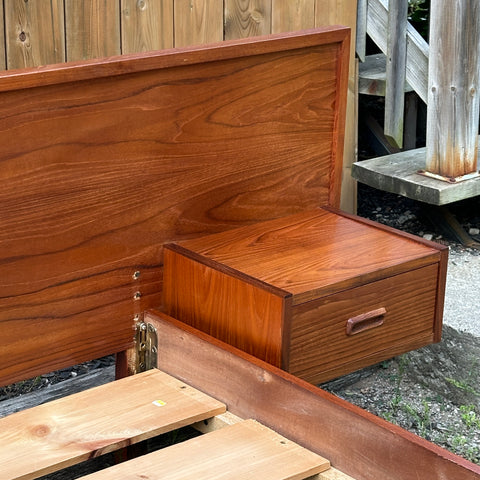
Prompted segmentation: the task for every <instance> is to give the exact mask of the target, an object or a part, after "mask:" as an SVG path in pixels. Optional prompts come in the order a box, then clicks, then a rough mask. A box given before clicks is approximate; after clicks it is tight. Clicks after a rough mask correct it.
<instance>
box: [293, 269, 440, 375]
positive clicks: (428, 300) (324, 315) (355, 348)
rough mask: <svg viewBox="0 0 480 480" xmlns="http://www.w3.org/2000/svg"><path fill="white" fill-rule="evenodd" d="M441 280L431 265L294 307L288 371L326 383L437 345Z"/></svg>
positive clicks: (436, 270)
mask: <svg viewBox="0 0 480 480" xmlns="http://www.w3.org/2000/svg"><path fill="white" fill-rule="evenodd" d="M437 278H438V265H437V264H434V265H429V266H427V267H423V268H420V269H417V270H413V271H410V272H407V273H404V274H402V275H398V276H395V277H389V278H386V279H384V280H379V281H377V282H373V283H369V284H367V285H363V286H361V287H357V288H354V289H350V290H347V291H344V292H339V293H337V294H334V295H330V296H327V297H324V298H322V299H319V300H314V301H311V302H307V303H305V304H302V305H298V306H296V307H294V309H293V314H292V326H291V335H290V337H291V340H290V347H289V352H290V358H289V364H288V370H289V371H290V372H291V373H293V374H294V375H297V376H299V377H301V378H304V379H306V380H308V381H310V382H312V383H320V382H323V381H324V380H327V379H330V378H333V377H336V376H339V375H342V374H345V373H348V372H351V371H352V370H356V369H358V368H362V367H364V366H367V365H371V364H372V363H376V362H379V361H381V360H384V359H386V358H390V357H392V355H396V354H397V353H402V352H404V351H405V349H406V348H408V349H411V348H418V347H420V346H423V345H425V344H428V343H431V342H432V341H433V336H434V322H433V319H434V318H435V299H436V290H437ZM407 346H408V347H407Z"/></svg>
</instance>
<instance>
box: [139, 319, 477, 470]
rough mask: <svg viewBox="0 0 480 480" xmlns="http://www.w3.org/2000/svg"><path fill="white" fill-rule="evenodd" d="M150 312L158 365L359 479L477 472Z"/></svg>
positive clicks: (378, 420) (357, 410) (407, 434)
mask: <svg viewBox="0 0 480 480" xmlns="http://www.w3.org/2000/svg"><path fill="white" fill-rule="evenodd" d="M147 319H148V321H149V322H152V323H154V324H155V326H156V327H157V329H158V333H159V338H160V343H161V344H162V348H161V349H160V350H159V354H158V363H159V367H160V368H162V369H163V370H165V371H166V372H168V373H170V374H171V375H174V376H176V377H178V378H179V379H181V380H183V381H185V382H187V383H189V384H191V385H192V386H193V387H196V388H201V389H203V390H204V391H206V392H208V394H209V395H212V396H214V397H215V398H218V399H219V400H220V401H223V402H225V403H226V404H227V406H228V410H229V411H231V412H232V413H233V414H235V415H238V416H240V417H242V418H255V419H257V420H258V421H259V422H261V423H262V424H264V425H266V426H269V427H271V428H274V429H275V430H276V431H277V432H278V433H279V434H280V435H283V436H285V437H287V438H289V439H290V440H292V441H294V442H298V443H299V444H301V445H303V446H304V447H306V448H308V449H309V450H312V451H313V452H316V453H318V454H319V455H321V456H323V457H325V458H328V459H329V460H330V462H331V464H332V465H333V466H334V467H335V468H337V469H339V470H341V471H342V472H345V473H346V474H347V475H350V476H352V477H353V478H355V479H357V480H370V479H372V478H388V479H389V480H410V479H412V478H422V479H424V480H438V479H439V478H452V479H453V478H454V479H455V480H476V479H480V466H478V465H474V464H472V463H470V462H468V461H467V460H465V459H463V458H461V457H458V456H456V455H454V454H452V453H450V452H448V451H447V450H445V449H442V448H440V447H438V446H436V445H434V444H432V443H430V442H428V441H426V440H424V439H422V438H420V437H418V436H416V435H414V434H412V433H410V432H407V431H406V430H403V429H402V428H400V427H398V426H396V425H393V424H391V423H388V422H386V421H385V420H383V419H381V418H379V417H376V416H374V415H371V414H369V413H368V412H366V411H364V410H362V409H360V408H358V407H356V406H354V405H352V404H350V403H348V402H346V401H344V400H342V399H340V398H338V397H334V396H333V395H331V394H329V393H327V392H325V391H323V390H321V389H319V388H317V387H315V386H313V385H311V384H308V383H306V382H304V381H302V380H300V379H298V378H296V377H294V376H293V375H290V374H288V373H286V372H283V371H281V370H279V369H277V368H275V367H273V366H271V365H268V364H267V363H265V362H262V361H260V360H258V359H256V358H253V357H251V356H250V355H247V354H245V353H244V352H242V351H240V350H237V349H235V348H233V347H230V346H228V345H226V344H224V343H222V342H220V341H218V340H215V339H214V338H212V337H209V336H208V335H205V334H203V333H202V332H199V331H197V330H194V329H192V328H191V327H189V326H188V325H185V324H182V323H181V322H178V321H176V320H174V319H172V318H169V317H167V316H166V315H165V314H163V313H161V312H158V311H157V312H149V313H148V314H147ZM232 372H235V375H232ZM346 447H347V448H346ZM352 459H355V461H352Z"/></svg>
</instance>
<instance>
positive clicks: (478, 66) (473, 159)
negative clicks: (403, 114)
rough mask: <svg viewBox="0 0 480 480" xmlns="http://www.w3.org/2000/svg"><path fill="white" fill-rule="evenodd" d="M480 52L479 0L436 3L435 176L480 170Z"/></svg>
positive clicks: (431, 118)
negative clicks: (479, 156) (479, 160)
mask: <svg viewBox="0 0 480 480" xmlns="http://www.w3.org/2000/svg"><path fill="white" fill-rule="evenodd" d="M479 57H480V5H479V2H478V0H456V1H455V2H452V1H451V0H437V1H435V2H432V4H431V8H430V57H429V68H428V77H429V78H428V113H427V141H426V144H427V162H426V170H427V172H429V173H431V174H433V175H438V176H440V177H443V178H445V179H450V180H452V179H455V178H457V177H462V176H464V175H470V174H475V173H476V172H477V169H478V166H477V141H478V116H479V100H480V96H479V88H480V85H479V81H480V59H479Z"/></svg>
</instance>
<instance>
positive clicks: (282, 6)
mask: <svg viewBox="0 0 480 480" xmlns="http://www.w3.org/2000/svg"><path fill="white" fill-rule="evenodd" d="M314 26H315V0H302V1H295V2H292V1H291V0H272V32H274V33H275V32H293V31H295V30H303V29H306V28H313V27H314Z"/></svg>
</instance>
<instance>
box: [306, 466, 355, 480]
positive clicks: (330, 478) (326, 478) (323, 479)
mask: <svg viewBox="0 0 480 480" xmlns="http://www.w3.org/2000/svg"><path fill="white" fill-rule="evenodd" d="M309 480H355V479H354V478H353V477H351V476H350V475H347V474H346V473H343V472H341V471H340V470H337V469H336V468H329V469H328V470H325V471H324V472H322V473H319V474H318V475H316V476H315V477H312V478H311V479H309Z"/></svg>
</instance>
